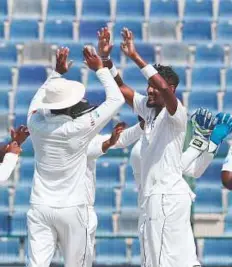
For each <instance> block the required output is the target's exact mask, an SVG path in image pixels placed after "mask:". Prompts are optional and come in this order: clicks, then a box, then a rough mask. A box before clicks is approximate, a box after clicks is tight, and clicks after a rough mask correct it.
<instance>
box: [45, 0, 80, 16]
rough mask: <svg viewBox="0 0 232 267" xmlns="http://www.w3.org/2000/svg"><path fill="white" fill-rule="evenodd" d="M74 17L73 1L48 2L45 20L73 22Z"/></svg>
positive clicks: (49, 0)
mask: <svg viewBox="0 0 232 267" xmlns="http://www.w3.org/2000/svg"><path fill="white" fill-rule="evenodd" d="M75 17H76V1H75V0H69V1H64V0H48V9H47V18H48V19H60V18H62V20H74V19H75Z"/></svg>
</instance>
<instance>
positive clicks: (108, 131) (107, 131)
mask: <svg viewBox="0 0 232 267" xmlns="http://www.w3.org/2000/svg"><path fill="white" fill-rule="evenodd" d="M114 126H115V122H114V120H111V121H109V122H108V123H107V124H106V126H105V127H104V128H103V129H102V130H101V132H100V134H102V135H104V134H107V135H108V134H110V135H111V133H112V132H113V129H114Z"/></svg>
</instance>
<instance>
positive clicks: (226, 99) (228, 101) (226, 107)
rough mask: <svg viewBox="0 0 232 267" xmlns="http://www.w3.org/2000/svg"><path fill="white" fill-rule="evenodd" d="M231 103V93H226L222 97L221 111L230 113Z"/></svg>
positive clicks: (231, 109) (231, 110)
mask: <svg viewBox="0 0 232 267" xmlns="http://www.w3.org/2000/svg"><path fill="white" fill-rule="evenodd" d="M231 101H232V92H231V91H230V92H226V93H225V95H224V100H223V102H224V103H223V111H224V112H228V113H231V112H232V106H231V103H232V102H231Z"/></svg>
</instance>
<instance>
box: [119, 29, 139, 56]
mask: <svg viewBox="0 0 232 267" xmlns="http://www.w3.org/2000/svg"><path fill="white" fill-rule="evenodd" d="M122 37H123V42H122V43H121V50H122V51H123V53H124V54H125V55H126V56H127V57H129V58H133V57H135V56H136V54H137V52H136V49H135V44H134V36H133V33H132V31H130V30H129V29H128V28H123V30H122Z"/></svg>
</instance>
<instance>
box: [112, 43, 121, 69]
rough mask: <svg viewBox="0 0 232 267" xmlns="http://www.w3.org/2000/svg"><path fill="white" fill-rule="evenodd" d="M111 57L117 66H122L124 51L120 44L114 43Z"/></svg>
mask: <svg viewBox="0 0 232 267" xmlns="http://www.w3.org/2000/svg"><path fill="white" fill-rule="evenodd" d="M110 57H111V59H112V61H113V62H114V65H115V66H116V67H120V66H121V61H122V52H121V48H120V45H119V44H114V47H113V49H112V50H111V53H110Z"/></svg>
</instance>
